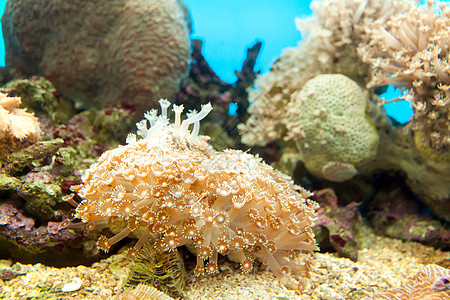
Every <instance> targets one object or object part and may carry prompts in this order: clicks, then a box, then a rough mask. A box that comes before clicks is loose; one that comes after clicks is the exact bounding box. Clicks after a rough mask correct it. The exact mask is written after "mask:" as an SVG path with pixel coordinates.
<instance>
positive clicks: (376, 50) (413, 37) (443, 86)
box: [359, 0, 450, 151]
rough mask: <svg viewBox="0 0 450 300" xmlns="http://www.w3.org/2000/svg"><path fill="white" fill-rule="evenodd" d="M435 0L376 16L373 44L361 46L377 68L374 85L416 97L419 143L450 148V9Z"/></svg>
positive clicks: (414, 104)
mask: <svg viewBox="0 0 450 300" xmlns="http://www.w3.org/2000/svg"><path fill="white" fill-rule="evenodd" d="M433 3H434V1H431V0H430V1H428V5H427V6H425V7H420V8H416V7H414V8H411V9H410V10H409V11H408V12H404V13H402V14H399V15H395V16H392V17H391V18H390V19H389V20H388V21H387V22H379V21H378V22H376V23H375V28H374V29H373V33H372V37H371V40H370V43H369V44H366V45H363V46H361V47H360V48H359V53H360V55H361V56H362V57H363V60H364V61H366V62H369V63H371V64H372V65H373V67H374V68H375V72H374V74H373V77H372V80H371V81H370V83H369V86H377V85H386V84H393V85H395V86H396V87H402V88H405V89H406V90H407V91H408V95H407V96H406V97H405V98H406V99H407V100H410V101H411V102H412V103H413V109H414V116H413V118H412V121H413V123H412V129H413V130H414V131H416V132H418V133H419V135H420V137H421V139H420V141H419V143H424V144H425V145H426V146H429V147H431V148H432V149H435V150H440V151H446V150H449V149H450V132H449V130H450V124H449V118H450V100H449V97H450V63H449V60H450V29H449V28H450V9H449V8H446V7H445V3H439V8H440V10H439V11H436V9H435V8H434V7H433Z"/></svg>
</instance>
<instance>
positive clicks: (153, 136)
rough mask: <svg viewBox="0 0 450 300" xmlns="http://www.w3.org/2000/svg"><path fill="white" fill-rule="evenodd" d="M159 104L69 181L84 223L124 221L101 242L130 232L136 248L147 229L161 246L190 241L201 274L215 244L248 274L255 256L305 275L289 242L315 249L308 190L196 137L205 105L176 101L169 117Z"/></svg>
mask: <svg viewBox="0 0 450 300" xmlns="http://www.w3.org/2000/svg"><path fill="white" fill-rule="evenodd" d="M160 103H161V107H162V115H161V116H156V114H157V113H156V110H152V111H150V112H149V113H147V114H146V115H145V118H146V120H143V121H141V122H140V123H138V126H137V127H138V134H139V135H140V136H141V137H142V139H139V140H137V138H136V136H135V135H129V136H128V138H127V145H126V146H120V147H119V148H116V149H113V150H110V151H107V152H105V153H103V155H102V156H101V157H100V158H99V160H98V162H97V163H95V164H94V165H92V166H91V168H90V169H89V170H87V172H86V173H85V174H84V176H83V178H82V181H83V183H82V184H81V185H79V186H76V187H74V188H73V190H74V191H76V192H78V194H79V196H81V197H82V198H83V199H84V200H83V201H82V202H81V203H80V204H79V205H78V207H77V209H76V211H77V217H78V218H81V219H82V221H83V222H88V223H90V224H91V225H90V227H95V225H96V224H102V223H103V224H104V222H105V221H107V220H108V219H109V218H119V219H122V220H124V221H125V222H126V224H127V227H126V228H125V229H124V230H123V231H122V232H120V233H118V234H117V235H115V236H113V237H110V238H107V237H104V236H102V237H101V238H100V239H99V241H98V247H99V248H101V249H103V250H105V251H108V250H109V248H110V247H111V245H113V244H114V243H116V242H118V241H119V240H121V239H123V238H124V237H126V236H127V235H129V234H130V233H131V232H134V233H135V235H137V236H138V238H139V240H138V242H137V243H136V245H135V246H134V248H133V249H132V250H130V252H129V253H130V255H131V256H132V257H133V256H135V254H136V253H137V252H138V251H139V249H140V248H141V247H142V245H143V244H144V243H145V241H146V240H147V239H148V238H149V237H151V236H155V237H156V238H157V240H156V247H158V248H160V249H163V250H167V251H170V250H173V249H175V248H176V247H178V246H181V245H185V244H188V243H189V244H191V245H193V246H194V247H195V249H196V254H197V266H196V268H195V274H196V275H197V276H198V275H201V274H204V273H205V271H206V272H207V273H209V274H212V273H216V272H217V271H218V266H217V258H218V254H219V253H220V254H222V255H227V254H231V255H232V256H233V257H234V258H235V259H237V260H238V261H240V265H241V270H242V271H243V272H244V273H247V272H249V271H250V270H252V268H253V260H254V259H259V260H261V261H263V262H264V263H266V264H267V265H268V267H269V268H270V270H271V271H272V272H273V273H274V274H275V275H277V276H281V277H283V278H284V279H287V278H288V277H286V276H285V275H288V274H290V273H293V274H301V275H306V274H307V271H308V269H309V267H308V264H306V265H300V264H297V263H295V262H294V259H295V257H296V251H295V250H301V251H302V252H310V251H312V250H315V249H317V247H316V245H315V240H314V235H313V233H312V230H311V226H312V225H313V223H314V222H315V219H316V213H315V210H316V208H317V204H316V203H315V202H313V201H311V200H309V199H308V197H309V196H310V193H309V192H308V191H306V190H305V189H303V188H302V187H299V186H296V185H294V184H293V183H292V181H291V180H290V178H289V177H288V176H286V175H284V174H282V173H280V172H278V171H276V170H274V169H273V168H272V167H270V166H269V165H266V164H264V163H263V162H262V161H261V159H260V158H257V157H254V156H252V155H250V154H247V153H244V152H242V151H237V150H225V151H223V152H216V151H214V150H213V149H212V148H211V146H210V145H209V144H208V143H207V142H206V141H207V137H204V136H198V132H199V121H200V120H201V119H202V118H204V117H205V116H206V115H207V114H208V112H209V111H210V110H211V106H210V105H204V106H203V107H202V110H201V111H200V112H199V113H197V112H191V113H190V114H188V118H187V119H186V120H184V121H182V122H181V112H182V110H183V107H182V106H175V105H174V108H173V110H174V112H175V122H174V124H169V122H168V118H167V108H168V107H169V105H170V103H169V102H168V101H167V100H161V101H160ZM148 123H150V128H147V126H148ZM190 124H193V129H192V132H189V130H188V127H189V125H190ZM205 262H206V264H205Z"/></svg>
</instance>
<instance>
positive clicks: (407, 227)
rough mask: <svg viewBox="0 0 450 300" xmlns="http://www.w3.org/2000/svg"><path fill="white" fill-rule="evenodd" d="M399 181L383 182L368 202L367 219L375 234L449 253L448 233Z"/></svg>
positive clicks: (449, 239)
mask: <svg viewBox="0 0 450 300" xmlns="http://www.w3.org/2000/svg"><path fill="white" fill-rule="evenodd" d="M411 199H414V195H412V193H411V191H410V190H408V189H407V188H406V186H405V185H404V183H403V184H402V183H399V180H397V181H395V180H391V179H388V180H384V181H383V182H380V183H379V189H378V191H377V193H376V195H375V196H374V198H373V200H372V201H371V202H370V204H369V207H370V212H369V220H370V222H371V223H372V226H373V228H374V229H375V231H376V233H377V234H380V235H385V236H389V237H392V238H397V239H402V240H407V241H415V242H419V243H422V244H425V245H430V246H433V247H435V248H440V249H442V250H447V251H448V250H450V230H449V229H447V228H446V227H445V225H444V224H442V223H441V222H440V221H439V220H435V219H433V217H432V216H431V215H429V214H425V213H426V212H427V210H426V209H424V207H421V206H423V205H421V204H420V203H419V202H418V201H414V200H411Z"/></svg>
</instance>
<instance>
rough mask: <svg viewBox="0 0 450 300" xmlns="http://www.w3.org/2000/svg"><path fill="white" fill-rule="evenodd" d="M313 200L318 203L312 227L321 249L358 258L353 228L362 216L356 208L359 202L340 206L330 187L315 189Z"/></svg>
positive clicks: (352, 258)
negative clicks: (315, 223)
mask: <svg viewBox="0 0 450 300" xmlns="http://www.w3.org/2000/svg"><path fill="white" fill-rule="evenodd" d="M313 199H314V201H316V202H317V203H319V205H320V208H319V210H318V221H317V225H316V226H315V228H314V232H315V236H316V240H317V242H318V243H319V247H320V249H321V251H329V252H333V250H334V251H336V252H337V253H338V254H339V256H341V257H346V258H349V259H351V260H353V261H357V260H358V241H357V233H356V232H355V229H356V227H357V226H360V225H361V224H360V223H361V222H362V217H361V215H360V213H359V212H358V210H357V207H358V205H360V203H356V202H351V203H349V204H347V205H346V206H340V205H339V202H338V198H337V196H336V194H335V193H334V191H333V190H332V189H324V190H320V191H315V192H314V195H313Z"/></svg>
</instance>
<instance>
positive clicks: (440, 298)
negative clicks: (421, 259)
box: [372, 265, 450, 300]
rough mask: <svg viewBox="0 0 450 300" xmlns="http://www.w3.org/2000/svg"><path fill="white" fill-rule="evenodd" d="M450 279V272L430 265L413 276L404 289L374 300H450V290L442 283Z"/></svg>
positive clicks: (378, 295) (381, 294)
mask: <svg viewBox="0 0 450 300" xmlns="http://www.w3.org/2000/svg"><path fill="white" fill-rule="evenodd" d="M444 277H446V278H447V279H446V280H447V282H448V278H450V271H449V270H447V269H444V268H442V267H440V266H438V265H428V266H426V267H425V268H423V269H422V270H421V271H420V272H419V273H417V274H416V275H414V276H412V277H411V278H410V279H409V280H408V282H406V283H405V284H404V285H403V286H402V287H400V288H397V289H394V290H390V291H387V292H383V293H379V294H376V295H374V296H373V297H372V299H373V300H391V299H399V300H408V299H428V300H445V299H447V300H448V299H450V290H449V289H448V286H445V285H444V284H442V282H441V278H444Z"/></svg>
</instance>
